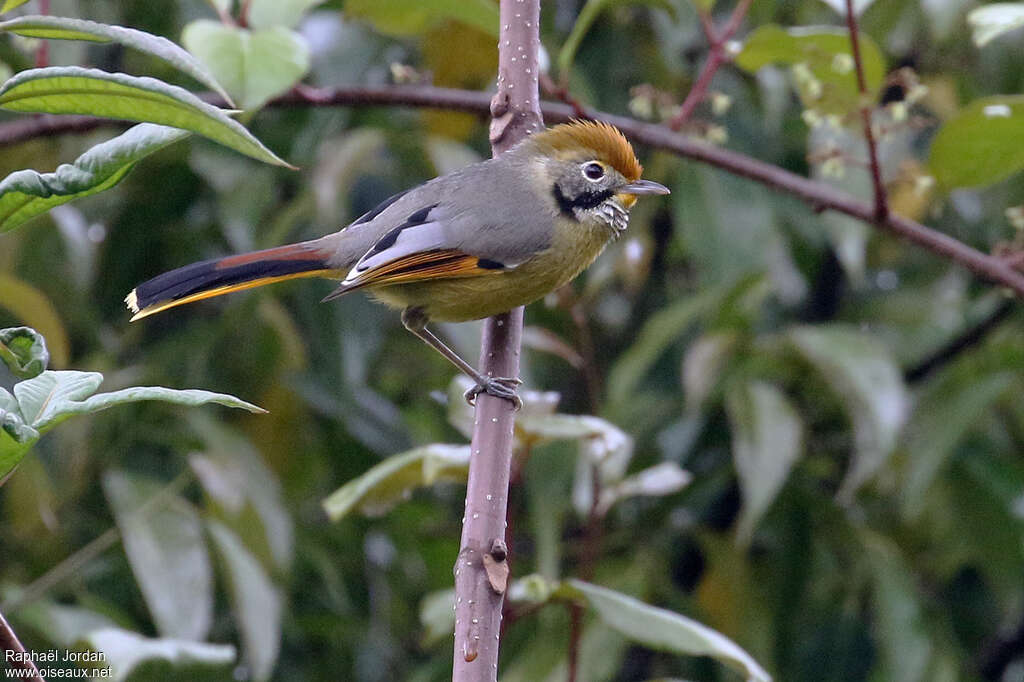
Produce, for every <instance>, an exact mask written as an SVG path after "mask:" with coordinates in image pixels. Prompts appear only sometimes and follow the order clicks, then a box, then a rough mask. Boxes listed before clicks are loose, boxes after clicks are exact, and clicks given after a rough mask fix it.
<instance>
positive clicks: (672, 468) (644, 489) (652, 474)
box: [596, 462, 693, 515]
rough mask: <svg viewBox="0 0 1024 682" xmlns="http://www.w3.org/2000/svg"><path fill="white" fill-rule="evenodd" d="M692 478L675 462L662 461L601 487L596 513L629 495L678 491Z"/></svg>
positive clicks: (644, 495)
mask: <svg viewBox="0 0 1024 682" xmlns="http://www.w3.org/2000/svg"><path fill="white" fill-rule="evenodd" d="M692 480H693V475H691V474H690V472H688V471H685V470H684V469H683V468H682V467H680V466H679V465H678V464H676V463H675V462H662V463H661V464H655V465H654V466H652V467H648V468H646V469H643V470H642V471H638V472H637V473H635V474H633V475H632V476H629V477H627V478H624V479H622V480H621V481H619V482H618V483H616V484H615V485H612V486H607V487H603V488H602V489H601V497H600V500H599V501H598V504H597V509H596V511H597V513H599V514H601V515H604V514H607V513H608V510H609V509H611V508H612V506H613V505H615V504H616V503H617V502H620V501H622V500H625V499H627V498H629V497H664V496H665V495H671V494H673V493H676V492H679V491H680V490H682V489H683V488H685V487H686V486H687V485H689V484H690V481H692Z"/></svg>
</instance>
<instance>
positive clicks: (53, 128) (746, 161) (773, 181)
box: [0, 85, 1024, 297]
mask: <svg viewBox="0 0 1024 682" xmlns="http://www.w3.org/2000/svg"><path fill="white" fill-rule="evenodd" d="M211 101H213V100H211ZM270 105H271V106H273V107H283V106H352V107H367V106H409V107H431V108H436V109H448V110H453V111H467V112H473V113H478V114H486V113H488V112H489V111H490V105H491V97H490V95H489V94H488V93H486V92H476V91H470V90H455V89H452V88H436V87H433V86H428V85H416V86H360V87H339V88H305V89H304V90H303V91H302V92H299V91H293V92H290V93H288V94H286V95H284V96H283V97H280V98H278V99H276V100H274V101H273V102H271V103H270ZM541 111H542V112H543V114H544V118H545V120H546V121H548V122H549V123H559V122H563V121H568V120H569V119H571V118H573V116H574V112H573V110H572V108H571V107H569V106H568V105H565V104H562V103H559V102H542V103H541ZM591 113H592V114H593V117H594V119H596V120H599V121H606V122H608V123H611V124H612V125H614V126H616V127H617V128H619V129H620V130H621V131H622V132H624V133H625V134H626V135H627V136H628V137H630V138H632V139H633V140H634V141H635V142H640V143H643V144H646V145H648V146H650V147H654V148H656V149H663V150H665V151H669V152H672V153H673V154H677V155H679V156H682V157H685V158H687V159H690V160H693V161H697V162H699V163H704V164H707V165H709V166H713V167H715V168H721V169H722V170H725V171H728V172H729V173H732V174H733V175H739V176H741V177H744V178H748V179H750V180H753V181H755V182H758V183H761V184H762V185H765V186H767V187H770V188H772V189H775V190H778V191H780V192H785V193H787V194H791V195H793V196H795V197H797V198H798V199H800V200H801V201H804V202H806V203H807V204H809V205H810V206H812V207H813V208H814V209H815V210H816V211H819V212H820V211H828V210H832V211H837V212H839V213H844V214H846V215H848V216H851V217H853V218H857V219H859V220H863V221H865V222H867V223H869V224H871V225H874V226H876V227H878V228H879V229H881V230H884V231H886V232H890V233H892V234H895V235H897V236H899V237H902V238H904V239H906V240H908V241H910V242H912V243H914V244H917V245H918V246H920V247H922V248H925V249H927V250H929V251H931V252H933V253H936V254H938V255H940V256H942V257H944V258H948V259H949V260H951V261H953V262H956V263H958V264H960V265H962V266H964V267H966V268H967V269H969V270H970V271H971V272H973V273H974V274H976V275H977V276H979V277H981V278H983V279H986V280H988V281H990V282H993V283H995V284H999V285H1002V286H1005V287H1007V288H1008V289H1010V290H1012V291H1013V292H1015V293H1016V294H1017V295H1018V296H1021V297H1024V274H1022V273H1020V272H1017V271H1016V270H1015V269H1013V268H1012V267H1010V266H1009V265H1007V264H1006V263H1005V262H1004V261H1003V260H1001V259H999V258H996V257H995V256H992V255H989V254H985V253H982V252H980V251H978V250H977V249H973V248H971V247H970V246H968V245H967V244H964V243H963V242H960V241H958V240H956V239H953V238H952V237H950V236H948V235H946V234H943V233H941V232H939V231H937V230H933V229H931V228H929V227H927V226H925V225H922V224H921V223H918V222H916V221H914V220H910V219H909V218H904V217H902V216H899V215H896V214H893V213H892V212H889V213H888V215H886V217H885V219H884V220H881V221H879V220H878V219H877V218H876V212H875V207H874V206H873V205H871V204H868V203H866V202H863V201H860V200H859V199H856V198H854V197H852V196H850V195H849V194H846V193H845V192H842V191H840V190H838V189H836V188H834V187H831V186H829V185H826V184H824V183H821V182H816V181H814V180H810V179H808V178H805V177H803V176H801V175H797V174H795V173H791V172H789V171H787V170H785V169H783V168H780V167H778V166H775V165H772V164H770V163H765V162H763V161H758V160H757V159H754V158H752V157H749V156H746V155H745V154H740V153H738V152H734V151H730V150H728V149H722V148H719V147H713V146H711V145H709V144H705V143H702V142H699V141H696V140H691V139H689V138H687V137H686V136H684V135H679V134H677V133H675V132H673V131H671V130H669V129H668V128H667V127H665V126H663V125H658V124H653V123H645V122H643V121H638V120H636V119H633V118H629V117H626V116H616V115H613V114H607V113H604V112H601V111H593V112H591ZM111 125H113V126H123V125H124V123H123V122H121V121H114V120H111V119H98V118H91V117H82V116H41V117H36V118H33V119H28V120H27V121H26V120H21V121H12V122H10V123H0V146H3V145H8V144H14V143H17V142H23V141H25V140H30V139H34V138H37V137H41V136H47V135H56V134H60V133H67V132H80V131H82V130H92V129H95V128H98V127H100V126H111Z"/></svg>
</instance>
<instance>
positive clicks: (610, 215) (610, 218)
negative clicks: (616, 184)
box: [589, 196, 629, 241]
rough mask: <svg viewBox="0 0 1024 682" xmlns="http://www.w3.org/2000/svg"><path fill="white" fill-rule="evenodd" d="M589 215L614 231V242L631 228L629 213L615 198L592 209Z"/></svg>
mask: <svg viewBox="0 0 1024 682" xmlns="http://www.w3.org/2000/svg"><path fill="white" fill-rule="evenodd" d="M589 213H590V214H591V215H592V216H593V218H594V219H596V220H599V221H601V222H603V223H605V224H606V225H608V227H610V228H611V229H612V233H613V234H612V240H613V241H614V240H616V239H618V238H619V237H621V236H622V234H623V233H624V232H625V231H626V228H627V227H629V211H628V210H627V209H626V208H624V207H623V206H622V204H620V203H619V200H618V198H616V197H614V196H613V197H611V198H609V199H605V200H604V201H602V202H601V203H600V204H598V205H597V206H596V207H595V208H592V209H590V211H589Z"/></svg>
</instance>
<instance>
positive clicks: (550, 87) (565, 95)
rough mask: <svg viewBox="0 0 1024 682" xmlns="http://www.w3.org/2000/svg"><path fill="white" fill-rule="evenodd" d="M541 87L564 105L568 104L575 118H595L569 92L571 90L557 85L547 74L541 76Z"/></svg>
mask: <svg viewBox="0 0 1024 682" xmlns="http://www.w3.org/2000/svg"><path fill="white" fill-rule="evenodd" d="M540 86H541V88H542V89H543V90H544V92H545V93H546V94H548V95H551V96H552V97H554V98H555V99H557V100H558V101H559V102H563V103H564V104H568V105H569V106H570V107H572V111H573V115H574V117H575V118H583V119H590V118H593V116H591V115H590V114H589V113H587V110H586V109H585V108H584V107H583V104H582V102H580V101H579V100H578V99H576V98H575V97H573V95H572V93H571V92H569V88H567V87H566V86H564V85H559V84H558V83H556V82H555V81H554V79H553V78H552V77H551V76H550V75H548V74H547V73H542V74H541V75H540Z"/></svg>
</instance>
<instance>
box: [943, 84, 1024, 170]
mask: <svg viewBox="0 0 1024 682" xmlns="http://www.w3.org/2000/svg"><path fill="white" fill-rule="evenodd" d="M1021 139H1024V95H999V96H996V97H985V98H983V99H979V100H975V101H973V102H971V103H970V104H968V105H967V106H966V107H964V108H963V109H962V110H961V111H960V113H958V114H957V115H956V116H954V117H953V118H951V119H949V120H948V121H946V122H945V124H943V126H942V127H941V128H940V129H939V132H938V134H936V135H935V139H934V140H932V149H931V156H930V157H929V159H928V166H929V167H930V169H931V172H932V173H933V174H934V175H935V179H936V180H938V181H939V183H941V184H942V185H943V186H944V187H946V188H947V189H952V188H954V187H978V186H982V185H991V184H992V183H994V182H999V181H1000V180H1003V179H1005V178H1008V177H1010V176H1011V175H1013V174H1014V173H1017V172H1019V171H1020V170H1021V169H1022V168H1024V145H1021V144H1009V143H1008V140H1021Z"/></svg>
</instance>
